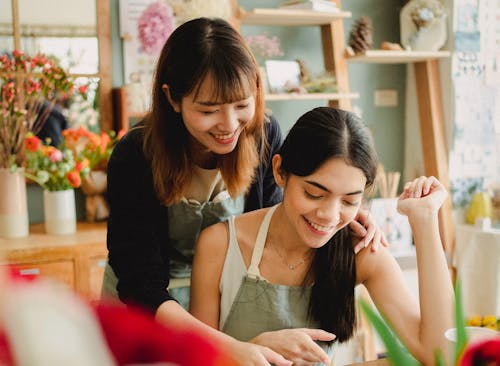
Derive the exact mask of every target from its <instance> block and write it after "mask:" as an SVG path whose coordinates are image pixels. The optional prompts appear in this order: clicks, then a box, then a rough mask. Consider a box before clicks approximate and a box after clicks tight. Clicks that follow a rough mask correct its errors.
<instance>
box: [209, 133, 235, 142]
mask: <svg viewBox="0 0 500 366" xmlns="http://www.w3.org/2000/svg"><path fill="white" fill-rule="evenodd" d="M235 133H236V131H234V132H232V133H226V134H224V135H216V134H215V133H213V134H212V136H213V137H215V138H216V139H217V140H228V139H230V138H231V137H233V136H234V134H235Z"/></svg>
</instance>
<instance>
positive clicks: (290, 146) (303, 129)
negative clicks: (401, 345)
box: [279, 107, 377, 342]
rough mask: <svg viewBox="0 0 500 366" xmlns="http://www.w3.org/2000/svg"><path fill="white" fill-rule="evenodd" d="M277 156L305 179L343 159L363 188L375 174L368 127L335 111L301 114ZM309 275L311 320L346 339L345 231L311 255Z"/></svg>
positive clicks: (351, 260) (352, 319)
mask: <svg viewBox="0 0 500 366" xmlns="http://www.w3.org/2000/svg"><path fill="white" fill-rule="evenodd" d="M279 154H280V155H281V158H282V162H281V169H282V172H283V173H284V174H294V175H297V176H301V177H304V176H308V175H310V174H312V173H313V172H314V171H316V170H317V169H318V168H319V167H320V166H321V165H322V164H323V163H324V162H325V161H327V160H328V159H331V158H342V159H344V160H345V162H346V163H347V164H349V165H351V166H353V167H356V168H359V169H361V170H362V171H363V173H364V175H365V177H366V187H369V186H371V185H372V184H373V181H374V180H375V176H376V170H377V157H376V153H375V149H374V145H373V141H372V137H371V134H370V132H369V130H368V128H367V127H366V126H365V125H364V123H363V122H362V121H361V120H360V119H359V118H358V117H357V116H356V115H355V114H353V113H350V112H346V111H342V110H338V109H333V108H328V107H320V108H315V109H313V110H312V111H309V112H307V113H305V114H304V115H302V116H301V117H300V118H299V119H298V121H297V122H296V123H295V125H294V126H293V127H292V129H291V130H290V132H288V135H287V137H286V139H285V141H284V143H283V145H282V147H281V150H280V152H279ZM311 277H312V278H313V280H314V284H313V287H312V295H311V300H310V302H309V315H310V317H311V318H312V319H314V320H316V321H318V322H319V323H320V326H321V328H322V329H325V330H327V331H330V332H332V333H334V334H335V335H336V336H337V340H339V341H340V342H343V341H345V340H347V339H349V338H350V337H351V336H352V334H353V332H354V327H355V324H356V312H355V307H354V286H355V284H356V262H355V254H354V252H353V248H352V238H351V234H350V231H349V228H348V227H345V228H343V229H342V230H340V231H339V232H338V233H336V234H335V235H334V236H333V237H332V238H331V239H330V240H329V241H328V243H326V244H325V245H324V246H322V247H321V248H319V249H318V250H316V251H315V254H314V258H313V261H312V264H311V267H310V269H309V273H308V276H306V278H311Z"/></svg>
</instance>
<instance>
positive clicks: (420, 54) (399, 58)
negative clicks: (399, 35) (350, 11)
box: [346, 50, 450, 64]
mask: <svg viewBox="0 0 500 366" xmlns="http://www.w3.org/2000/svg"><path fill="white" fill-rule="evenodd" d="M346 57H347V61H349V62H363V63H376V64H407V63H413V62H421V61H428V60H435V59H440V58H447V57H450V52H449V51H436V52H432V51H386V50H368V51H365V52H364V53H363V54H360V55H355V56H346Z"/></svg>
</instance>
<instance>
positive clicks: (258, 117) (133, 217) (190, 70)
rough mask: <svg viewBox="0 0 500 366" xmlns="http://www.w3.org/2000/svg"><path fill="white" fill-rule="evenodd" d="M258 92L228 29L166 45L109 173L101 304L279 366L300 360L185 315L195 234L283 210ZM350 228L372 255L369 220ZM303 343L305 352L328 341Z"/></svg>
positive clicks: (187, 35) (273, 141)
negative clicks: (143, 314) (141, 114)
mask: <svg viewBox="0 0 500 366" xmlns="http://www.w3.org/2000/svg"><path fill="white" fill-rule="evenodd" d="M260 84H261V79H260V75H259V71H258V65H257V63H256V61H255V58H254V57H253V55H252V54H251V52H250V50H249V48H248V47H247V46H246V44H245V42H244V40H243V38H242V37H241V35H240V34H239V33H238V32H237V31H235V30H234V29H233V28H232V27H231V26H230V25H229V24H228V23H227V22H225V21H224V20H221V19H208V18H199V19H195V20H192V21H189V22H187V23H184V24H183V25H181V26H180V27H178V28H177V29H176V30H175V31H174V32H173V33H172V34H171V36H170V37H169V39H168V41H167V42H166V44H165V46H164V47H163V49H162V51H161V54H160V57H159V60H158V63H157V68H156V74H155V80H154V84H153V95H152V108H151V111H150V113H149V114H148V115H147V116H146V117H145V118H144V120H143V121H142V122H141V123H140V124H139V125H137V126H136V127H134V128H132V129H131V130H130V131H129V132H128V133H127V135H125V136H124V137H123V138H122V139H121V140H120V142H119V143H118V144H117V145H116V147H115V149H114V151H113V154H112V156H111V159H110V161H109V165H108V198H109V204H110V216H109V221H108V237H107V244H108V250H109V257H108V262H109V263H108V266H107V267H106V271H105V278H104V283H103V295H108V296H118V297H119V299H120V300H121V301H122V302H124V303H126V304H132V305H138V306H141V307H144V308H146V309H149V311H151V312H152V313H154V314H155V316H156V318H157V319H158V320H159V321H161V322H163V323H166V324H168V325H172V326H176V325H179V326H183V327H185V326H188V327H193V328H195V329H198V330H199V331H200V332H202V333H207V334H209V335H211V336H212V337H215V338H216V339H217V340H218V341H220V342H221V343H222V344H225V345H226V346H227V347H225V348H226V349H228V350H229V351H230V354H231V356H233V358H234V359H235V360H237V361H238V362H239V363H241V364H245V365H268V362H272V363H274V364H276V365H278V366H279V365H289V364H291V363H290V361H294V362H295V361H299V362H300V361H301V358H300V356H298V357H297V358H296V359H294V360H290V361H287V360H285V359H284V358H283V357H282V356H281V355H279V354H278V353H286V349H284V348H286V347H288V345H286V346H284V348H275V349H274V350H271V349H269V348H267V347H265V346H266V345H265V344H264V345H258V344H254V343H247V342H240V341H236V340H235V339H234V338H231V337H229V336H227V335H225V334H223V333H222V332H218V331H216V330H214V329H213V328H211V327H208V326H206V325H205V324H204V323H202V322H200V321H198V320H197V319H195V318H194V317H192V316H191V315H190V314H189V313H188V312H187V311H186V310H185V309H187V307H188V302H189V280H190V275H191V265H192V259H193V255H194V246H195V243H196V241H197V239H198V236H199V233H200V231H201V230H203V229H204V228H206V227H207V226H210V225H213V224H216V223H218V222H221V221H224V220H226V219H228V218H229V217H231V216H235V215H239V214H241V213H243V212H247V211H252V210H256V209H259V208H264V207H269V206H273V205H275V204H277V203H278V202H280V201H281V199H282V190H281V188H280V187H278V186H277V185H276V184H275V182H274V178H273V173H272V165H271V157H272V156H273V155H274V154H275V153H276V152H277V151H278V149H279V147H280V145H281V132H280V128H279V125H278V123H277V121H276V120H275V119H274V118H273V117H271V116H267V115H265V113H264V101H263V94H262V88H261V85H260ZM357 220H358V221H359V222H357V223H356V224H353V226H352V229H353V230H354V231H356V232H357V233H358V235H359V236H360V237H362V238H363V239H362V242H366V243H372V245H371V247H372V248H374V249H376V246H378V245H379V243H381V242H382V243H383V239H381V234H380V231H379V230H378V229H377V228H376V227H375V225H374V224H373V222H372V221H371V220H370V219H369V218H368V215H367V214H364V215H363V214H361V215H360V216H359V217H358V218H357ZM372 239H373V241H372ZM363 246H365V245H364V244H363ZM206 275H209V276H210V275H211V274H210V273H207V274H206ZM304 332H307V337H308V338H309V339H310V345H312V344H314V340H329V339H331V337H332V335H331V334H329V333H327V332H323V331H321V330H317V329H311V330H305V331H304ZM283 343H285V342H283ZM292 346H293V345H292ZM276 352H278V353H276ZM266 360H267V361H266Z"/></svg>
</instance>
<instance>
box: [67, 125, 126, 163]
mask: <svg viewBox="0 0 500 366" xmlns="http://www.w3.org/2000/svg"><path fill="white" fill-rule="evenodd" d="M124 134H125V131H124V130H121V131H119V132H118V133H116V132H115V131H108V132H101V133H100V134H97V133H94V132H91V131H89V130H87V129H86V128H85V127H84V126H80V127H79V128H77V129H73V128H70V129H67V130H64V131H63V137H64V144H65V146H66V147H67V148H68V149H70V150H71V151H72V152H73V153H74V154H75V156H76V157H77V158H78V159H80V160H82V161H84V160H86V161H87V162H88V167H89V168H90V170H105V169H106V166H107V164H108V160H109V157H110V156H111V153H112V151H113V148H114V147H115V145H116V143H117V142H118V140H119V139H121V138H122V136H123V135H124Z"/></svg>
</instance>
